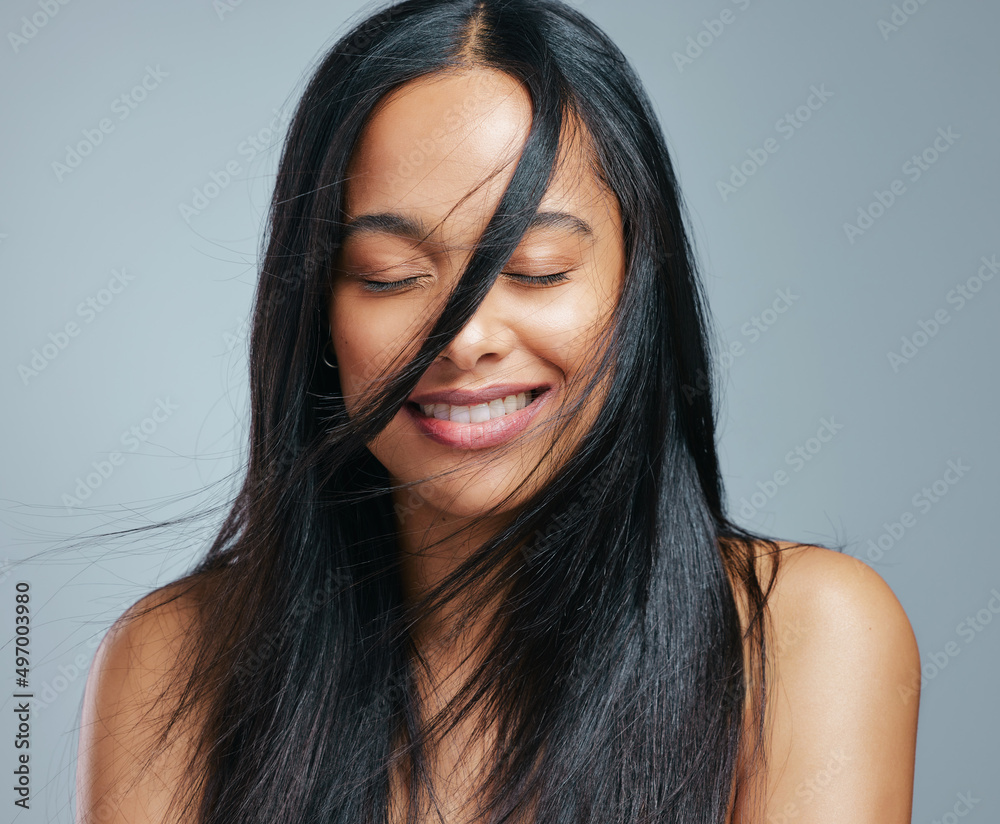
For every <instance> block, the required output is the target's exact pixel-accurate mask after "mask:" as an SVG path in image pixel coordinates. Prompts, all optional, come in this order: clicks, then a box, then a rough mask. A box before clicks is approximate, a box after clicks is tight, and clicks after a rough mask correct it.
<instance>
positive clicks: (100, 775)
mask: <svg viewBox="0 0 1000 824" xmlns="http://www.w3.org/2000/svg"><path fill="white" fill-rule="evenodd" d="M203 590H204V585H203V584H201V583H200V582H199V583H198V584H192V583H178V584H173V585H169V586H167V587H163V588H160V589H158V590H155V591H154V592H152V593H150V594H149V595H146V596H145V597H143V598H141V599H139V600H138V601H137V602H136V603H135V604H133V605H132V606H131V607H129V608H128V609H127V610H126V611H125V612H124V613H123V614H122V615H121V616H120V617H119V618H118V620H117V621H115V623H114V624H113V625H112V627H111V628H110V629H109V630H108V632H107V633H106V635H105V636H104V638H103V639H102V641H101V644H100V645H99V646H98V648H97V652H96V654H95V656H94V660H93V662H92V664H91V667H90V672H89V674H88V677H87V684H86V688H85V693H84V702H83V715H82V719H81V727H80V743H79V751H78V759H77V821H78V822H81V824H89V822H91V821H93V822H97V821H100V822H102V824H104V822H126V821H128V822H133V823H134V824H140V823H145V822H150V823H151V822H160V821H166V820H167V819H166V818H165V815H166V812H167V807H168V804H169V802H170V800H171V798H172V797H173V794H174V792H175V790H176V788H177V785H178V782H179V781H180V780H181V778H182V777H183V775H184V770H185V768H186V766H187V763H188V760H189V758H190V756H191V754H192V749H191V747H192V745H193V743H194V740H195V735H196V730H195V729H194V725H193V723H192V722H191V720H190V719H188V720H187V721H186V722H183V723H178V724H176V725H174V726H173V727H172V728H169V729H168V727H167V721H168V720H169V718H170V716H171V714H172V713H173V711H174V710H175V709H176V707H177V706H178V703H177V701H178V697H179V688H180V687H181V686H182V685H183V683H184V681H185V678H186V676H187V670H186V666H187V661H188V657H189V656H187V655H186V654H185V650H187V649H188V648H189V646H190V645H189V644H188V643H187V642H188V641H189V640H190V638H191V634H192V630H193V629H194V627H195V622H196V621H197V619H198V615H199V610H198V603H199V598H201V597H203V596H204V591H203ZM170 820H175V819H170Z"/></svg>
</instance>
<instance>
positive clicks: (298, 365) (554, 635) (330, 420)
mask: <svg viewBox="0 0 1000 824" xmlns="http://www.w3.org/2000/svg"><path fill="white" fill-rule="evenodd" d="M470 68H473V69H475V68H483V69H493V70H498V71H501V72H504V73H506V74H507V75H509V76H511V77H513V78H514V79H516V80H517V81H519V82H520V83H522V84H523V85H524V87H525V88H526V89H527V91H528V92H529V94H530V97H531V103H532V122H531V128H530V132H529V134H528V137H527V139H526V142H525V144H524V147H523V151H522V153H521V155H520V157H519V159H518V162H517V165H516V168H515V170H514V173H513V177H512V178H511V180H510V182H509V184H508V185H507V188H506V190H505V191H504V194H503V197H502V199H501V200H500V203H499V205H498V207H497V209H496V212H495V213H494V214H493V216H492V217H491V219H490V221H489V224H488V226H487V227H486V229H485V231H484V233H483V235H482V237H481V239H480V241H479V243H478V245H477V246H476V248H475V250H474V254H473V256H472V258H471V260H470V261H469V263H468V265H467V267H466V268H465V270H464V271H463V273H462V275H461V278H460V279H459V281H458V282H457V284H456V286H455V288H454V289H453V291H452V292H451V294H450V295H449V297H448V300H447V303H446V305H445V306H444V308H443V309H442V310H441V311H440V313H438V314H437V315H436V317H435V318H434V319H433V321H432V322H431V323H430V324H429V327H428V329H427V332H426V335H424V336H423V337H422V340H421V341H420V347H419V351H417V353H416V354H415V355H414V356H413V358H412V359H411V360H410V361H409V362H408V363H406V364H405V365H403V366H402V367H401V368H399V369H397V370H396V371H395V372H393V373H391V374H385V375H381V376H379V381H378V382H377V387H378V391H377V392H374V393H373V394H372V396H371V397H370V398H369V399H368V400H367V402H366V403H365V404H364V406H363V408H361V409H359V410H358V411H357V412H356V413H353V414H352V415H348V414H347V411H346V408H345V403H344V398H343V395H342V394H341V387H340V383H339V380H338V377H337V372H336V370H335V369H330V368H328V367H327V366H326V365H325V364H324V362H323V353H324V348H325V345H326V344H327V343H328V342H329V340H330V329H329V326H328V322H329V321H328V313H327V307H328V304H329V300H330V294H331V291H330V290H331V278H332V277H334V276H335V273H336V262H337V254H338V249H339V248H340V238H341V231H342V228H343V225H344V213H343V192H344V181H345V179H346V177H347V168H348V163H349V160H350V157H351V153H352V150H353V149H354V147H355V145H356V143H357V141H358V138H359V135H360V134H361V132H362V129H363V128H364V126H365V124H366V122H367V121H368V119H369V118H370V116H371V114H372V112H373V111H374V109H375V107H376V105H377V104H378V103H379V101H380V100H381V99H382V98H383V97H384V96H385V95H386V94H388V93H389V92H391V91H392V90H394V89H397V88H399V87H400V86H402V85H403V84H405V83H407V82H408V81H411V80H414V79H416V78H420V77H424V76H427V75H430V74H432V73H435V72H448V71H462V70H466V69H470ZM570 117H572V118H575V119H577V120H578V121H579V122H580V123H582V124H583V126H584V127H585V130H586V135H587V138H588V140H589V141H590V147H591V149H592V151H593V158H594V161H595V170H596V171H597V172H598V173H599V174H600V176H601V180H602V181H604V182H605V183H606V185H607V186H608V188H609V189H610V190H611V191H612V192H613V193H614V195H615V197H616V198H617V200H618V203H619V205H620V212H621V220H622V231H623V238H624V246H625V259H626V271H625V279H624V283H623V286H622V289H621V294H620V296H619V300H618V303H617V305H616V308H615V313H614V319H613V324H612V328H611V329H610V332H609V335H608V337H607V345H606V346H605V347H604V349H603V350H602V351H601V352H599V353H596V354H595V358H596V363H597V366H598V367H599V368H598V369H597V371H596V372H595V377H594V378H593V380H592V382H591V384H590V385H589V386H590V387H593V386H595V385H596V383H595V381H596V380H597V379H599V378H604V379H607V380H609V381H610V383H609V386H610V391H608V392H607V393H606V394H605V395H603V396H602V397H603V402H602V405H601V407H600V409H599V411H598V413H597V415H596V418H595V420H594V422H593V424H592V426H591V427H590V428H589V430H588V431H587V432H586V434H585V436H584V437H583V439H582V441H581V442H580V443H579V445H578V447H577V448H576V449H574V450H573V451H572V454H569V455H567V456H566V458H565V460H564V461H562V462H561V464H560V465H559V466H558V469H557V471H555V472H553V473H552V475H551V477H549V478H546V480H545V483H544V484H543V485H542V486H541V488H540V489H539V490H538V491H537V492H536V493H534V494H532V495H531V496H529V497H528V499H527V500H525V501H522V502H520V503H519V504H518V506H516V507H514V508H513V509H510V510H509V517H508V518H507V520H506V521H505V522H503V526H502V528H499V529H498V530H497V531H496V532H495V534H493V535H491V537H489V539H488V540H486V541H485V542H483V543H482V545H481V546H478V547H477V548H476V549H475V551H474V552H473V553H472V554H471V555H470V556H469V557H468V558H467V559H465V560H463V562H462V563H461V564H460V565H459V566H458V567H457V568H456V569H455V570H454V572H452V573H451V574H450V575H449V576H448V577H447V579H446V580H444V581H443V582H441V584H440V585H439V586H437V587H435V588H434V589H433V590H432V591H431V592H430V593H429V594H428V595H427V597H426V598H424V599H421V600H420V601H419V602H417V603H415V604H411V603H409V602H407V600H406V599H405V598H404V597H403V589H402V585H401V576H400V572H399V566H398V560H399V550H398V545H397V533H396V530H397V528H398V524H399V523H400V518H401V517H402V515H404V514H405V512H404V513H401V512H400V509H399V503H398V501H399V500H400V499H399V498H398V497H397V499H396V501H397V502H396V504H395V505H394V503H393V497H392V494H393V489H392V484H391V483H390V479H389V477H388V473H387V471H386V470H385V468H384V467H383V466H382V465H381V464H380V463H379V462H378V461H377V460H376V459H375V458H374V456H373V455H372V453H371V452H370V451H368V449H367V446H366V444H368V443H370V442H371V440H372V438H373V437H375V436H376V435H377V434H378V433H379V432H380V431H381V430H382V429H383V428H384V427H385V426H386V425H387V424H388V423H389V421H390V420H391V419H392V418H393V416H394V415H395V414H396V413H397V411H398V410H399V409H400V407H401V405H402V404H403V403H404V402H406V399H407V397H408V396H409V395H410V393H412V392H413V390H414V388H415V386H416V384H417V382H418V380H419V379H420V376H421V375H422V374H423V373H424V371H425V370H426V369H427V367H428V366H429V365H430V364H431V363H432V362H433V361H434V359H435V358H436V357H437V356H438V355H439V353H440V352H441V351H442V349H443V348H444V347H445V346H447V344H448V342H449V341H451V340H452V339H453V338H454V337H455V336H456V335H457V334H458V332H459V331H460V330H461V329H462V327H463V326H464V325H465V324H466V322H467V321H469V319H470V318H471V317H472V315H473V314H474V313H475V311H476V309H477V307H478V306H479V304H480V303H481V302H482V300H483V299H484V297H485V296H486V294H487V292H488V291H489V289H490V288H491V286H492V284H493V283H494V281H495V279H496V277H497V275H498V273H499V272H500V271H501V270H502V267H503V266H504V264H505V262H506V261H507V259H508V258H509V257H510V255H511V254H512V253H513V251H514V249H515V248H516V247H517V245H518V243H519V242H520V239H521V237H522V235H523V233H524V232H525V229H526V227H527V225H528V221H529V220H530V219H531V217H532V215H533V214H534V212H535V211H536V210H537V207H538V204H539V202H540V200H541V198H542V196H543V194H544V192H545V190H546V188H547V186H548V185H549V182H550V180H551V175H552V169H553V165H554V162H555V160H556V158H557V155H558V151H559V144H560V134H561V131H560V130H561V128H562V125H563V123H564V122H566V121H567V118H570ZM685 219H686V218H685V213H684V209H683V204H682V200H681V197H680V193H679V191H678V185H677V180H676V177H675V174H674V171H673V168H672V165H671V162H670V158H669V156H668V153H667V148H666V142H665V140H664V137H663V134H662V132H661V130H660V127H659V125H658V123H657V120H656V117H655V115H654V113H653V109H652V106H651V105H650V102H649V100H648V99H647V97H646V96H645V93H644V91H643V90H642V85H641V83H640V81H639V80H638V78H637V77H636V75H635V73H634V71H633V70H632V68H631V67H630V65H629V63H628V62H627V60H626V59H625V57H624V56H623V55H622V53H621V51H620V50H619V49H618V48H617V47H616V46H615V45H614V44H613V43H612V42H611V41H610V40H609V39H608V37H607V36H606V35H605V34H604V33H603V32H602V31H601V30H600V29H599V28H598V27H597V26H595V25H594V24H593V23H592V22H591V21H589V20H588V19H587V18H586V17H584V16H583V15H582V14H581V13H580V12H578V11H577V10H575V9H574V8H572V7H571V6H569V5H567V4H565V3H563V2H560V0H405V2H401V3H397V4H394V5H391V6H387V7H385V8H383V9H382V10H380V11H378V12H377V13H375V14H374V15H372V16H371V17H370V18H368V19H367V20H365V21H363V22H361V23H360V24H358V25H357V26H356V27H355V28H353V30H351V31H350V32H348V33H347V34H346V35H345V36H344V37H343V38H341V39H340V40H339V41H338V42H337V43H336V44H335V45H334V46H333V47H332V48H330V49H329V51H328V52H327V53H326V54H325V55H324V57H323V59H322V61H321V62H320V65H319V67H318V68H317V69H316V70H315V72H314V74H313V75H312V77H311V79H310V81H309V82H308V85H307V88H306V89H305V91H304V93H303V95H302V97H301V100H300V102H299V104H298V107H297V109H296V111H295V114H294V117H293V119H292V121H291V125H290V127H289V132H288V135H287V138H286V141H285V144H284V148H283V152H282V156H281V161H280V166H279V169H278V176H277V183H276V187H275V191H274V196H273V200H272V203H271V208H270V214H269V224H268V231H267V235H266V238H265V240H264V248H263V255H262V263H261V267H260V278H259V282H258V288H257V293H256V302H255V308H254V314H253V322H252V332H251V339H250V393H251V394H250V413H251V427H250V444H249V456H248V463H247V467H246V476H245V480H244V482H243V485H242V488H241V489H240V491H239V493H238V495H237V496H236V498H235V500H234V502H233V503H232V508H231V510H230V512H229V514H228V516H227V518H226V519H225V522H224V523H223V525H222V527H221V529H220V530H219V533H218V535H217V537H216V538H215V540H214V542H213V544H212V546H211V547H210V548H209V550H208V552H207V553H206V555H205V556H204V558H203V559H202V560H201V561H200V562H199V563H198V564H197V566H196V568H195V569H193V570H192V571H191V572H190V574H188V575H186V576H185V577H184V578H183V579H181V580H180V581H179V582H175V583H174V584H173V585H172V587H173V589H172V590H171V591H172V592H177V591H179V590H178V585H181V589H184V587H185V586H187V585H190V586H187V591H188V592H190V593H194V592H196V591H198V592H200V591H206V592H210V593H211V596H210V597H204V598H201V599H200V600H197V601H196V603H197V609H198V620H197V621H196V622H194V623H193V624H192V627H193V628H192V629H191V633H192V637H191V639H190V641H189V642H188V643H186V644H185V647H186V649H187V650H188V655H189V656H190V661H189V665H188V666H185V668H184V672H185V673H186V675H185V676H184V678H185V681H184V684H183V685H182V686H183V689H182V692H181V699H180V700H179V701H178V702H177V704H176V710H175V712H174V714H173V716H172V719H171V723H176V722H177V721H179V720H180V719H181V718H182V717H183V716H185V715H186V714H191V715H192V717H193V716H194V715H195V714H196V715H197V717H198V719H199V723H200V725H201V727H200V729H201V730H202V732H201V735H200V737H199V742H198V749H197V753H196V754H195V755H194V756H193V760H192V763H191V769H190V770H189V771H188V777H189V779H190V780H189V782H188V784H187V785H186V786H185V787H184V788H178V803H179V804H182V805H184V804H186V805H187V806H188V808H189V810H190V811H191V812H193V811H194V810H197V820H198V821H201V822H204V824H224V823H226V824H229V823H230V822H232V824H235V823H236V822H239V823H240V824H250V823H251V822H268V824H271V822H274V821H295V822H344V824H358V823H359V822H387V821H389V820H390V810H389V805H390V796H391V793H390V788H391V786H392V777H393V775H399V774H403V775H405V776H407V779H408V781H407V784H406V787H407V788H408V792H409V796H408V799H409V804H408V806H407V809H408V811H409V815H410V819H409V820H415V817H416V814H417V811H418V809H419V808H420V803H421V802H422V801H423V799H424V798H425V795H426V793H428V792H432V790H433V787H432V786H431V785H430V781H429V775H430V770H429V761H428V758H427V755H426V744H427V742H428V741H429V740H431V737H432V733H433V732H441V731H442V730H444V729H446V728H450V727H451V726H452V725H454V724H456V723H458V722H459V720H461V719H462V718H465V717H473V713H475V717H476V718H477V724H479V725H480V726H478V727H477V729H478V730H480V732H481V733H482V734H484V735H485V731H486V730H487V729H489V730H492V731H493V733H494V738H493V739H491V740H493V741H494V742H495V743H494V744H493V750H492V752H491V753H490V761H489V765H488V773H487V774H486V775H484V776H483V783H482V786H481V787H479V788H476V797H477V800H478V803H479V805H480V807H479V813H478V820H481V821H484V822H485V821H489V822H508V821H509V822H513V821H523V820H529V819H530V820H532V821H536V822H545V824H556V823H557V822H558V823H559V824H563V823H564V822H565V824H569V822H573V823H574V824H578V823H579V822H595V824H617V823H618V822H621V823H622V824H624V822H688V823H693V822H697V824H704V823H705V822H720V823H721V822H723V821H725V820H726V814H727V811H728V810H729V809H730V807H731V805H732V803H733V799H734V797H735V794H736V793H739V792H741V791H742V790H741V787H743V785H744V784H745V783H746V780H747V777H748V775H749V768H746V765H753V766H754V767H759V766H760V765H761V764H762V757H763V752H764V751H763V748H762V746H761V733H762V731H763V720H764V713H763V710H764V706H765V701H766V689H765V679H764V674H765V666H764V665H765V659H766V644H765V639H766V633H765V626H766V621H765V617H766V599H767V595H768V592H769V591H770V587H771V585H772V584H773V581H774V573H775V572H776V563H775V565H772V567H771V570H772V572H771V575H770V580H769V581H768V583H767V586H763V585H762V581H761V580H759V579H758V574H757V569H758V567H757V560H756V558H757V553H758V550H759V542H763V543H764V544H765V545H768V546H770V548H771V549H772V550H773V551H774V558H775V562H776V560H777V557H778V555H777V553H776V551H777V549H778V547H777V545H776V543H774V542H773V541H771V540H770V539H767V538H763V537H762V536H759V535H754V534H752V533H750V532H749V531H747V530H744V529H742V528H740V527H738V526H737V525H735V524H734V523H732V522H731V521H730V520H729V519H728V518H727V516H726V513H725V505H724V498H723V488H722V482H721V479H720V470H719V464H718V459H717V454H716V444H715V438H716V433H715V407H714V403H715V397H714V394H713V380H712V378H711V376H712V375H713V374H714V373H713V363H714V359H713V356H712V351H711V336H710V334H709V330H710V319H709V316H708V312H707V307H706V304H705V299H704V295H703V293H702V287H701V285H700V283H699V279H698V275H697V270H696V265H695V260H694V254H693V250H692V245H691V243H690V241H689V237H688V234H687V232H686V229H685ZM584 394H587V393H584ZM572 412H573V410H569V411H568V412H567V413H566V416H565V418H564V419H568V418H569V417H570V416H571V415H572ZM410 494H411V496H415V498H416V500H417V501H418V502H419V500H420V487H419V485H414V486H413V488H412V489H411V490H410ZM412 499H413V498H411V500H412ZM762 577H763V576H762ZM202 582H215V583H214V584H213V585H212V586H211V587H210V589H204V590H203V589H200V588H198V587H196V586H195V585H196V584H201V583H202ZM460 595H461V596H463V599H464V600H463V603H464V604H465V605H466V607H465V608H467V609H470V610H475V609H477V608H481V607H482V605H483V604H485V603H488V602H489V603H496V604H497V606H496V608H495V610H493V611H492V612H491V614H490V616H489V621H488V631H487V632H486V633H485V634H484V636H483V638H482V644H481V650H482V653H483V654H482V656H481V661H479V663H477V665H476V667H475V668H474V671H473V672H472V674H471V675H470V677H469V678H468V680H467V681H466V683H465V684H464V686H463V688H462V689H461V690H460V691H459V693H458V694H457V695H456V696H455V699H454V700H453V701H452V702H450V703H449V704H448V706H447V707H446V708H445V710H443V711H442V712H441V713H439V714H436V715H434V717H433V718H424V717H423V713H422V712H421V706H420V701H419V699H418V691H417V690H416V689H415V684H416V678H417V673H418V668H419V666H420V655H419V654H418V653H417V652H416V651H415V648H414V645H413V643H412V639H411V634H410V631H411V630H412V628H413V627H414V626H415V622H416V621H417V620H418V618H419V616H420V615H422V614H425V613H426V611H429V610H431V609H433V608H437V607H439V606H441V605H443V604H446V603H452V602H455V601H457V600H459V598H458V596H460ZM741 599H742V601H743V602H744V603H745V604H746V609H747V612H746V615H747V616H748V617H749V620H748V621H747V622H745V625H743V624H741V619H740V611H739V608H738V602H740V601H741ZM745 653H746V654H745ZM167 729H169V727H168V728H167ZM165 736H166V731H165V732H164V737H165ZM739 763H743V764H744V769H740V770H738V769H737V766H738V764H739Z"/></svg>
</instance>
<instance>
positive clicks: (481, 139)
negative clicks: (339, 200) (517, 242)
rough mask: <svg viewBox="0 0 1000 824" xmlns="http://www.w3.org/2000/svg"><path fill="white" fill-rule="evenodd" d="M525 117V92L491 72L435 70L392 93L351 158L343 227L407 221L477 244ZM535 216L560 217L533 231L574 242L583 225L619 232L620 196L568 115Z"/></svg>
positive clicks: (527, 122) (452, 240) (448, 239)
mask: <svg viewBox="0 0 1000 824" xmlns="http://www.w3.org/2000/svg"><path fill="white" fill-rule="evenodd" d="M531 116H532V112H531V101H530V97H529V95H528V92H527V91H526V90H525V88H524V87H523V86H522V85H521V84H520V82H519V81H517V80H516V79H514V78H512V77H510V76H509V75H506V74H503V73H501V72H498V71H494V70H488V69H475V70H465V71H463V72H461V73H447V74H446V73H438V74H434V75H430V76H427V77H422V78H418V79H416V80H413V81H411V82H409V83H407V84H405V85H404V86H402V87H400V88H399V89H396V90H394V91H393V92H391V93H390V94H388V95H387V96H386V97H385V98H383V99H382V101H380V103H379V105H378V106H377V107H376V109H375V111H374V112H373V114H372V116H371V117H370V119H369V121H368V123H367V124H366V127H365V129H364V131H363V132H362V134H361V136H360V138H359V140H358V143H357V145H356V147H355V150H354V153H353V155H352V157H351V162H350V164H349V167H348V179H347V181H346V182H345V211H346V212H347V216H348V222H350V221H351V220H352V219H353V218H355V217H357V216H359V215H371V214H378V215H385V214H387V213H392V214H398V215H405V216H406V217H407V218H409V223H410V226H409V228H410V229H414V228H417V229H422V228H426V229H427V230H432V231H431V234H430V237H431V239H434V240H437V241H439V242H442V243H445V244H448V245H452V244H454V245H456V246H466V247H468V246H472V245H474V243H475V240H476V239H477V238H478V237H479V235H480V234H481V232H482V230H483V228H485V225H486V223H487V222H488V220H489V218H490V216H491V215H492V214H493V212H494V211H495V209H496V206H497V205H498V204H499V201H500V197H501V196H502V194H503V190H504V188H505V187H506V186H507V184H508V183H509V181H510V178H511V177H512V176H513V173H514V166H515V165H516V163H517V159H518V157H519V155H520V153H521V151H522V148H523V145H524V142H525V140H526V139H527V136H528V131H529V129H530V126H531ZM538 211H539V213H558V214H561V215H563V216H564V217H563V218H557V219H552V218H544V217H543V218H542V219H541V220H539V221H536V223H537V224H538V227H537V229H536V230H535V231H542V232H546V233H555V234H558V233H563V234H565V235H567V236H575V237H576V238H577V239H580V238H582V237H583V234H582V233H581V227H580V225H579V224H581V223H582V224H584V225H585V226H586V227H587V228H592V229H593V232H594V233H595V234H598V233H602V232H607V231H608V230H609V229H613V228H614V227H616V226H617V221H618V210H617V204H616V199H615V197H614V196H613V194H612V193H611V192H610V191H608V190H607V189H606V187H605V186H604V185H603V183H602V182H601V181H600V179H599V177H598V175H597V174H596V173H595V167H594V163H593V153H592V148H591V146H590V142H589V138H588V135H587V133H586V129H585V128H583V126H582V125H581V124H580V123H579V122H578V121H576V120H573V119H571V118H570V117H566V118H564V121H563V130H562V134H561V136H560V148H559V158H558V162H557V166H556V171H555V175H554V177H553V179H552V181H551V182H550V185H549V188H548V190H547V191H546V193H545V195H544V197H543V199H542V202H541V203H540V205H539V208H538ZM574 217H575V218H577V221H576V224H577V225H575V226H574V225H573V224H574V221H573V220H572V218H574ZM609 223H610V224H613V225H610V226H609ZM364 228H370V227H364ZM378 228H379V227H378V226H375V227H374V229H375V231H378ZM404 228H406V227H404ZM400 233H401V234H406V232H405V231H402V232H400ZM361 234H365V233H361Z"/></svg>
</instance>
